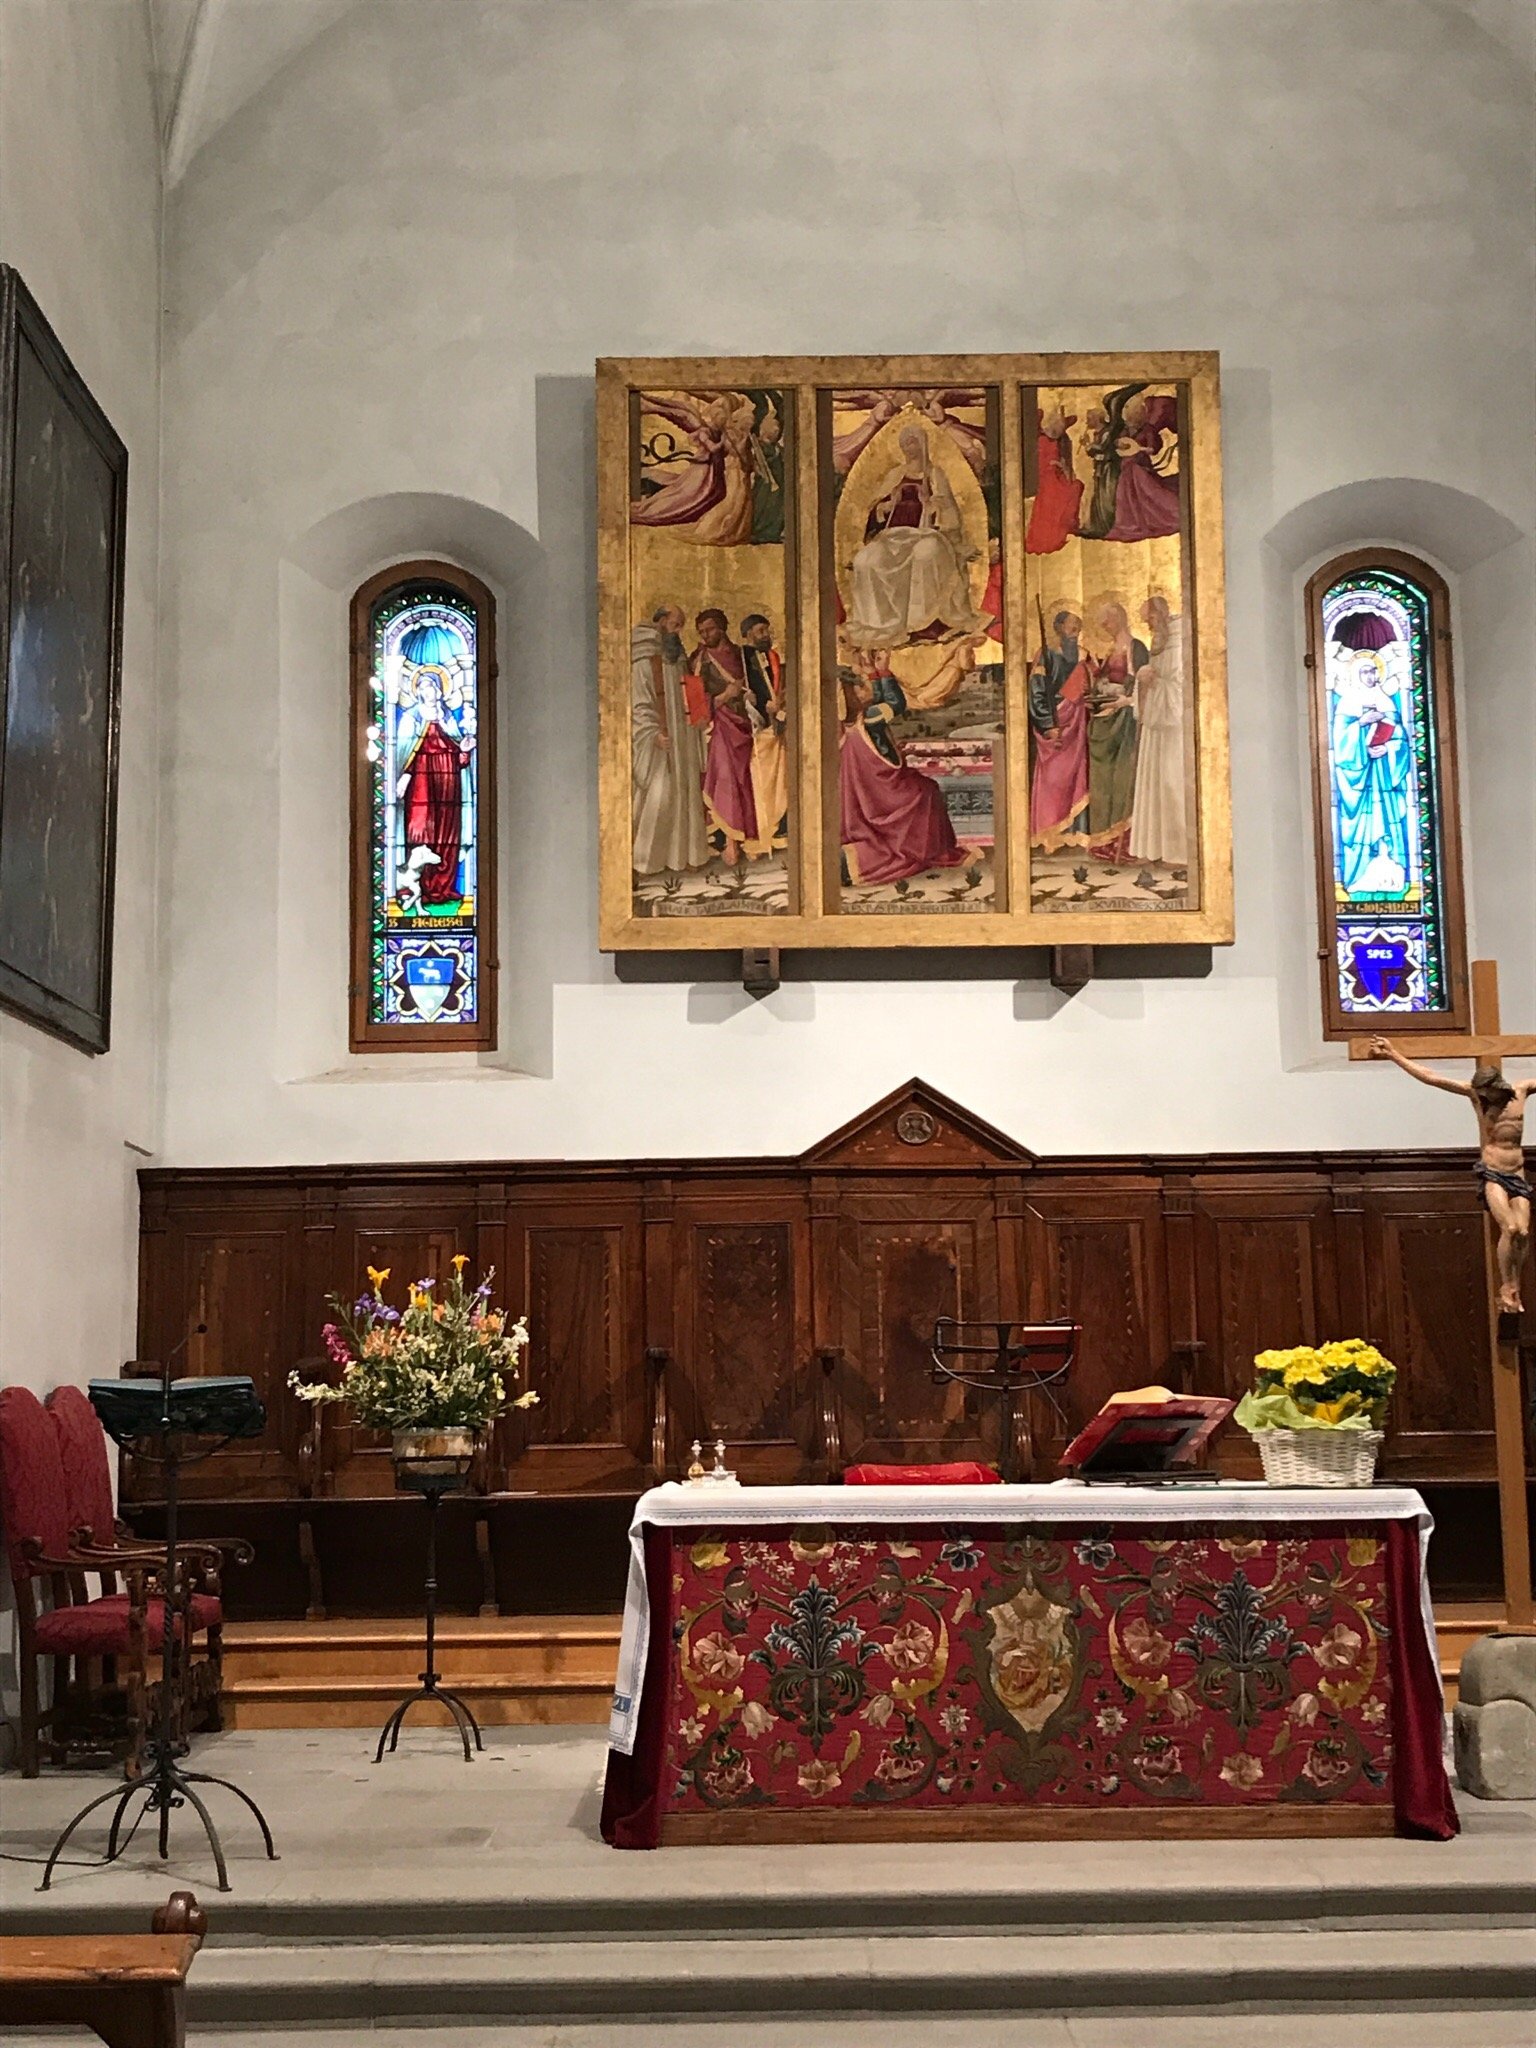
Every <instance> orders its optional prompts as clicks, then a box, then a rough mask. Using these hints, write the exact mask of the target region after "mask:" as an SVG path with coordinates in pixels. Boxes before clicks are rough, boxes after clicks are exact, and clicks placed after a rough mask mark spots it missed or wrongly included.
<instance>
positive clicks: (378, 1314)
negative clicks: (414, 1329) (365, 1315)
mask: <svg viewBox="0 0 1536 2048" xmlns="http://www.w3.org/2000/svg"><path fill="white" fill-rule="evenodd" d="M371 1306H372V1308H373V1320H374V1321H375V1322H376V1323H391V1324H393V1323H398V1322H399V1320H400V1311H399V1309H397V1308H391V1307H390V1306H389V1303H388V1302H387V1301H377V1302H374V1303H372V1304H371Z"/></svg>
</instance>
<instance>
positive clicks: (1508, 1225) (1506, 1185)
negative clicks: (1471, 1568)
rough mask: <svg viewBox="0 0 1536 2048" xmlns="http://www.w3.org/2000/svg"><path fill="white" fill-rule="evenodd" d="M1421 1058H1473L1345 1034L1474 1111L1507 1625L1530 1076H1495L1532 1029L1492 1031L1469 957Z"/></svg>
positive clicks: (1492, 986)
mask: <svg viewBox="0 0 1536 2048" xmlns="http://www.w3.org/2000/svg"><path fill="white" fill-rule="evenodd" d="M1413 1049H1414V1051H1415V1052H1416V1053H1418V1054H1419V1055H1420V1056H1421V1057H1422V1058H1424V1059H1432V1060H1433V1059H1438V1060H1447V1059H1470V1060H1475V1061H1476V1063H1477V1064H1476V1067H1475V1069H1474V1071H1473V1075H1472V1079H1471V1081H1470V1082H1467V1081H1453V1080H1451V1079H1450V1078H1449V1076H1448V1075H1445V1074H1436V1073H1432V1072H1431V1071H1430V1070H1429V1068H1427V1067H1424V1066H1421V1065H1420V1064H1419V1063H1418V1061H1417V1060H1411V1059H1409V1058H1408V1057H1407V1056H1406V1055H1405V1054H1404V1053H1403V1052H1401V1051H1400V1050H1399V1049H1398V1048H1397V1047H1396V1046H1395V1045H1393V1044H1392V1043H1391V1042H1390V1041H1389V1040H1388V1039H1385V1038H1354V1039H1351V1040H1350V1044H1349V1056H1350V1058H1351V1059H1352V1060H1359V1059H1389V1060H1394V1061H1395V1062H1396V1063H1397V1065H1398V1066H1400V1067H1401V1068H1402V1069H1403V1071H1404V1072H1405V1073H1407V1074H1411V1075H1412V1076H1413V1077H1414V1079H1415V1080H1418V1081H1427V1082H1428V1083H1429V1084H1430V1086H1431V1087H1434V1088H1444V1089H1447V1090H1448V1091H1449V1092H1450V1093H1451V1094H1454V1095H1464V1096H1466V1097H1467V1099H1468V1100H1469V1101H1470V1102H1471V1104H1472V1107H1473V1109H1474V1111H1475V1112H1476V1115H1477V1127H1478V1139H1479V1147H1478V1158H1477V1161H1476V1164H1475V1165H1474V1167H1473V1172H1474V1173H1475V1174H1476V1175H1477V1179H1478V1190H1479V1193H1480V1195H1481V1197H1482V1203H1483V1208H1484V1210H1485V1211H1486V1216H1487V1221H1486V1225H1485V1230H1486V1241H1487V1248H1488V1250H1487V1257H1488V1292H1489V1308H1488V1338H1489V1345H1490V1348H1491V1351H1492V1356H1493V1435H1494V1449H1495V1455H1496V1458H1497V1461H1498V1473H1499V1533H1500V1540H1501V1546H1502V1549H1503V1553H1504V1620H1505V1627H1506V1628H1509V1629H1519V1630H1529V1629H1531V1628H1532V1627H1533V1625H1536V1609H1533V1607H1532V1601H1531V1548H1530V1545H1531V1535H1530V1520H1529V1515H1528V1512H1527V1506H1526V1478H1525V1401H1524V1396H1523V1393H1522V1389H1521V1381H1520V1316H1521V1307H1522V1304H1521V1276H1522V1273H1523V1269H1524V1266H1525V1262H1526V1257H1527V1254H1528V1251H1529V1247H1530V1234H1531V1206H1532V1203H1531V1187H1530V1183H1529V1181H1528V1180H1527V1178H1526V1173H1525V1160H1524V1152H1523V1149H1522V1148H1523V1145H1524V1122H1525V1105H1526V1102H1527V1100H1528V1098H1529V1097H1530V1096H1531V1095H1533V1094H1536V1081H1520V1082H1510V1081H1506V1080H1505V1079H1504V1061H1505V1060H1506V1059H1522V1058H1536V1032H1526V1033H1505V1032H1502V1031H1501V1030H1500V1029H1499V969H1498V963H1497V961H1494V960H1474V961H1473V963H1472V1029H1471V1031H1470V1032H1469V1033H1455V1032H1433V1033H1426V1034H1425V1035H1423V1036H1422V1037H1416V1038H1415V1039H1414V1041H1413Z"/></svg>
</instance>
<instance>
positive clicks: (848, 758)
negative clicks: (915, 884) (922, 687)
mask: <svg viewBox="0 0 1536 2048" xmlns="http://www.w3.org/2000/svg"><path fill="white" fill-rule="evenodd" d="M887 652H888V650H886V649H883V648H882V649H877V650H865V649H862V648H855V649H854V650H853V655H852V660H853V670H854V673H853V676H852V677H851V679H848V680H846V681H845V682H844V684H843V731H842V736H841V739H840V742H839V754H838V776H839V782H840V786H841V796H842V841H843V865H844V867H845V869H846V872H847V877H848V880H849V881H850V882H853V883H857V884H861V885H862V884H866V883H878V882H900V881H905V880H906V879H908V878H909V877H910V876H912V875H920V874H922V873H923V871H924V870H925V869H927V868H952V867H960V866H962V865H963V864H964V862H965V861H966V860H967V859H968V858H969V856H968V854H967V852H966V849H965V848H964V847H963V846H962V845H961V844H960V843H959V841H958V840H957V839H956V837H955V828H954V826H953V825H952V824H951V823H950V819H949V810H948V807H947V806H946V804H945V802H944V792H943V791H942V790H941V789H940V788H939V786H938V784H937V783H936V782H935V781H933V779H932V778H931V777H930V776H927V775H924V774H923V772H922V770H921V769H920V768H912V767H909V766H908V765H907V763H906V761H905V760H904V759H903V757H902V751H901V747H900V745H899V743H898V741H897V739H896V736H895V734H894V733H893V732H892V730H891V725H892V722H893V720H895V719H897V718H900V717H902V716H903V715H904V713H905V711H906V708H907V700H906V697H905V695H904V694H903V691H902V687H901V684H900V683H899V682H898V681H897V679H896V677H895V676H894V675H892V673H891V670H890V665H889V661H888V659H887Z"/></svg>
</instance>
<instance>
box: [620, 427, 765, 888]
mask: <svg viewBox="0 0 1536 2048" xmlns="http://www.w3.org/2000/svg"><path fill="white" fill-rule="evenodd" d="M794 441H795V420H794V394H793V393H792V392H786V391H784V390H774V389H741V390H705V391H691V390H676V389H654V390H653V389H644V390H632V391H630V392H629V394H628V495H629V512H628V521H627V562H626V564H625V568H626V571H627V596H628V606H629V610H628V627H629V681H630V724H629V752H630V821H629V822H630V834H631V863H630V864H631V895H630V905H629V914H630V916H631V917H633V918H637V919H662V918H668V917H687V918H696V917H709V918H718V917H754V918H772V917H784V916H792V915H794V913H795V912H796V910H797V909H798V886H797V882H796V874H795V869H796V863H797V860H798V850H797V831H796V826H797V816H796V812H797V804H796V798H795V791H794V758H795V751H796V748H795V726H796V719H795V692H796V687H797V678H796V675H795V661H794V654H795V637H796V636H795V631H794V620H795V615H796V614H795V589H794V560H795V488H794V486H795V449H794Z"/></svg>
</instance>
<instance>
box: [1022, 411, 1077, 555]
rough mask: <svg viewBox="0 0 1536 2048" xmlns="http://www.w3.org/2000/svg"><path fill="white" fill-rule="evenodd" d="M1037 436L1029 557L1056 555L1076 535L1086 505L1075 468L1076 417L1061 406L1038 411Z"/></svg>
mask: <svg viewBox="0 0 1536 2048" xmlns="http://www.w3.org/2000/svg"><path fill="white" fill-rule="evenodd" d="M1035 418H1036V420H1037V421H1038V422H1039V425H1038V429H1037V432H1036V435H1035V502H1034V504H1033V506H1032V507H1031V508H1030V514H1029V525H1028V526H1027V527H1026V529H1025V532H1024V552H1025V553H1026V554H1027V555H1054V554H1055V553H1056V551H1057V550H1058V548H1064V547H1065V546H1066V544H1067V542H1068V541H1069V540H1070V539H1071V538H1072V536H1073V534H1074V533H1076V531H1077V515H1078V511H1079V508H1080V507H1081V505H1082V502H1083V480H1082V478H1081V477H1080V476H1078V475H1077V474H1076V472H1075V471H1074V470H1073V467H1072V434H1071V429H1072V428H1073V427H1075V426H1076V425H1077V414H1076V413H1066V412H1064V411H1063V410H1062V408H1061V406H1060V405H1059V404H1052V405H1051V406H1049V407H1047V408H1046V409H1044V410H1043V411H1037V412H1036V414H1035Z"/></svg>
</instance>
